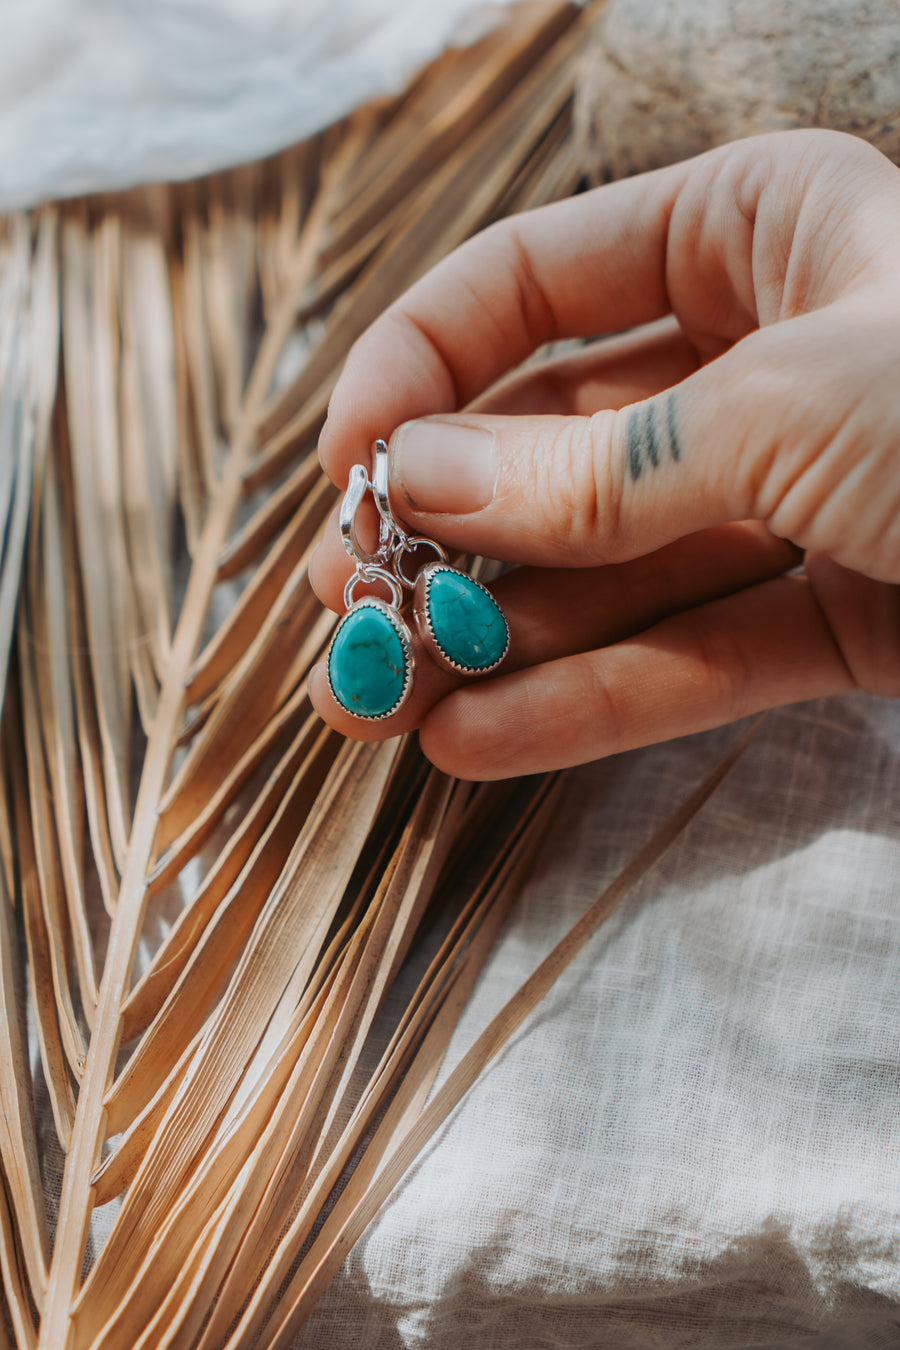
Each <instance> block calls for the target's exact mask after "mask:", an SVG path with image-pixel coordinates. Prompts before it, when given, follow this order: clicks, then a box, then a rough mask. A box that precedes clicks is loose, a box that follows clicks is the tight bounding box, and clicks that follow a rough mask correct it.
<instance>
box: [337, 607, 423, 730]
mask: <svg viewBox="0 0 900 1350" xmlns="http://www.w3.org/2000/svg"><path fill="white" fill-rule="evenodd" d="M361 609H377V610H379V611H380V612H381V613H382V614H385V615H387V617H388V619H389V620H390V623H391V626H392V627H393V629H394V632H395V633H396V634H397V636H398V638H399V639H400V643H401V646H402V647H403V655H404V657H405V659H406V673H405V676H404V680H403V688H402V690H401V691H400V695H399V697H398V699H397V701H396V702H395V703H394V704H393V705H392V707H390V708H388V709H387V710H386V711H385V712H380V713H363V712H356V711H354V709H353V708H348V707H347V705H346V703H345V702H344V701H343V699H341V698H340V697H339V696H338V693H337V690H336V689H335V687H334V684H333V682H332V679H331V657H332V653H333V651H334V645H335V643H336V642H337V639H338V635H339V633H340V631H341V629H342V628H343V627H344V625H345V624H346V622H347V620H348V619H349V618H350V617H351V615H353V614H356V613H357V612H358V611H359V610H361ZM415 664H416V663H415V658H414V657H413V652H412V646H411V644H410V641H409V633H408V632H407V630H406V624H405V623H404V622H403V620H402V619H401V618H400V616H399V614H398V613H397V612H396V610H394V609H392V608H391V606H390V605H387V604H385V602H384V601H383V600H378V599H377V598H376V597H375V596H372V595H367V596H364V597H363V599H362V600H357V601H356V602H355V604H353V605H352V606H351V608H350V609H348V610H347V613H346V614H345V615H344V616H343V618H342V619H341V621H340V623H339V624H338V626H337V628H335V630H334V632H333V633H332V635H331V641H330V642H329V644H328V652H327V654H326V657H325V671H326V674H327V677H328V688H329V689H330V690H331V697H332V698H333V699H334V701H335V703H336V704H337V705H338V707H339V708H341V709H343V711H344V712H345V713H347V715H348V716H349V717H355V718H357V719H358V720H359V721H360V722H382V721H384V719H385V718H386V717H393V715H394V713H395V712H398V711H399V710H400V708H402V707H403V705H404V703H405V702H406V700H407V699H408V698H409V695H410V691H411V690H412V684H413V674H414V671H415Z"/></svg>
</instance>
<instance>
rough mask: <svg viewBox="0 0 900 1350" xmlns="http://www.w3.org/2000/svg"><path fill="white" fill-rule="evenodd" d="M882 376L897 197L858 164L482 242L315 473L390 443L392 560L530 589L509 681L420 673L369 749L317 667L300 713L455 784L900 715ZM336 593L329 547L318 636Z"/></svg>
mask: <svg viewBox="0 0 900 1350" xmlns="http://www.w3.org/2000/svg"><path fill="white" fill-rule="evenodd" d="M667 315H668V316H671V317H669V318H663V317H662V316H667ZM660 319H662V321H661V322H659V321H660ZM626 329H631V330H636V331H631V332H630V333H628V334H627V335H626V336H625V337H620V338H617V339H613V340H610V341H603V342H600V343H595V344H592V345H591V346H590V347H588V348H585V349H583V350H582V351H580V352H579V353H578V354H577V355H576V356H573V357H566V358H563V359H561V360H557V361H555V362H550V363H545V364H542V365H533V366H531V367H528V368H526V369H525V370H524V371H521V372H519V373H517V374H515V375H513V376H508V377H507V378H506V379H505V380H501V381H500V383H499V384H497V385H496V386H495V387H494V388H492V389H489V386H492V385H494V382H495V381H497V380H498V379H499V378H500V377H501V376H504V375H505V374H506V372H508V371H510V370H511V369H513V368H514V367H515V366H517V365H518V364H519V363H520V362H522V361H523V360H524V359H525V358H526V357H527V356H529V355H530V354H531V353H532V352H533V351H534V350H535V349H536V348H538V347H540V346H541V345H543V344H544V343H546V342H548V341H552V340H557V339H560V338H563V337H578V336H584V337H586V336H590V335H591V334H595V333H601V332H622V331H624V330H626ZM898 353H900V172H898V170H897V169H896V168H894V167H893V166H892V165H891V164H890V163H889V161H887V160H886V159H884V158H883V157H882V156H880V155H879V154H878V153H877V152H876V151H874V150H872V149H871V148H870V147H868V146H866V145H865V144H864V143H862V142H860V141H857V140H854V139H852V138H850V137H846V136H841V135H838V134H835V133H829V132H786V133H779V134H776V135H772V136H763V137H757V138H754V139H752V140H748V141H741V142H737V143H736V144H734V145H730V146H725V147H722V148H721V149H718V150H714V151H711V152H709V153H708V154H705V155H702V156H700V157H699V158H698V159H695V160H692V161H689V162H687V163H684V164H680V165H675V166H673V167H671V168H667V169H662V170H659V171H657V172H655V173H652V174H646V175H643V176H641V177H638V178H633V179H629V180H626V181H623V182H620V183H615V184H611V185H610V186H607V187H602V188H599V189H597V190H596V191H594V192H591V193H586V194H584V195H583V196H579V197H575V198H572V199H570V200H568V201H565V202H561V203H557V204H554V205H552V206H549V207H544V208H541V209H539V210H536V211H532V212H529V213H526V214H524V215H521V216H518V217H513V218H511V219H508V220H505V221H502V222H501V223H499V224H497V225H495V226H492V227H491V228H490V229H488V230H485V231H484V232H483V233H482V234H480V235H478V236H476V237H475V238H474V239H473V240H470V241H469V242H468V243H467V244H466V245H464V246H463V247H462V248H460V249H458V250H457V251H456V252H455V253H453V254H452V255H451V256H450V257H448V258H447V259H445V260H444V262H442V263H441V264H440V265H439V266H438V267H436V268H435V269H434V270H433V271H432V272H430V273H429V274H428V275H427V276H425V277H424V278H423V279H422V280H421V281H420V282H418V283H417V284H416V285H415V286H414V287H413V288H412V289H411V290H410V291H408V292H407V293H406V295H404V296H403V297H401V299H400V300H398V301H397V302H396V303H395V304H394V305H393V306H391V308H390V309H388V310H387V311H386V312H385V314H384V315H383V316H382V317H381V318H380V319H379V320H378V321H377V322H376V323H375V324H373V325H372V327H371V328H370V329H369V330H368V331H367V332H366V333H365V334H364V335H363V337H362V338H360V340H359V342H358V343H357V344H356V345H355V346H354V348H353V350H352V351H351V353H350V356H349V359H348V361H347V364H346V367H345V369H344V372H343V374H342V376H341V378H340V380H339V382H338V385H337V387H336V389H335V392H334V396H333V398H332V401H331V406H330V409H329V415H328V421H327V423H326V425H325V428H324V430H323V432H322V437H321V441H320V456H321V459H322V463H323V465H324V467H325V469H326V471H327V472H328V473H329V475H330V476H331V477H332V478H333V479H334V480H335V481H336V482H338V483H345V482H346V479H347V475H348V473H349V470H350V467H351V465H352V464H353V463H355V462H367V460H368V455H369V447H370V445H371V443H372V441H373V440H374V439H375V438H376V437H378V436H384V435H385V434H386V432H389V431H390V430H391V429H392V428H397V430H395V431H394V434H393V435H392V436H391V439H390V464H391V487H392V501H393V505H394V510H395V513H396V514H397V515H398V516H399V517H400V518H401V519H402V520H403V521H404V523H405V524H406V526H407V527H408V528H409V530H410V531H411V532H413V533H416V534H424V535H428V536H431V537H434V538H436V539H439V540H440V541H441V542H442V543H443V544H444V545H445V546H447V547H448V548H449V549H451V550H461V551H465V552H473V553H482V554H485V555H487V556H489V557H493V558H502V559H504V560H507V561H511V562H517V563H520V564H522V566H520V567H519V568H517V569H515V570H513V571H511V572H510V573H508V574H506V575H504V576H502V577H501V578H499V579H498V581H497V582H496V583H494V585H493V586H492V590H493V591H494V593H495V595H496V596H497V598H498V600H499V601H500V603H501V604H502V606H503V608H504V611H505V612H506V615H507V618H508V620H509V624H510V630H511V648H510V653H509V656H508V657H507V659H506V661H505V662H504V664H503V666H501V668H500V671H499V672H498V674H497V675H495V676H493V677H490V678H487V679H484V680H482V681H479V682H475V683H471V682H467V683H465V684H462V683H460V681H459V680H458V679H457V678H456V677H454V676H450V675H447V674H445V673H443V672H441V671H438V669H437V668H436V667H435V666H433V665H431V663H429V661H428V659H427V657H424V656H423V657H422V658H421V659H420V660H419V661H418V669H417V675H416V687H415V689H414V691H413V694H412V696H411V698H410V700H409V701H408V702H407V703H406V704H405V705H404V707H403V708H402V709H401V710H400V711H399V712H398V713H397V714H396V715H395V716H394V717H392V718H388V719H385V720H384V721H382V722H377V723H365V722H361V721H359V720H358V719H355V718H353V717H350V716H349V715H347V714H345V713H344V712H343V710H342V709H341V708H340V707H339V706H338V705H337V704H336V703H335V701H334V700H333V698H332V696H331V694H330V691H329V689H328V685H327V680H326V679H325V673H324V670H323V669H322V668H321V667H320V668H318V669H317V670H316V671H315V672H313V676H312V678H311V681H310V693H311V696H312V698H313V701H314V703H315V705H316V707H317V708H318V710H319V711H320V712H321V713H322V715H323V716H324V717H325V719H326V720H327V721H328V722H329V723H331V724H332V725H333V726H335V727H337V728H339V729H340V730H342V731H344V732H346V733H347V734H348V735H352V736H357V737H365V738H376V737H382V736H386V735H392V734H394V733H396V732H398V731H401V730H407V729H410V728H412V727H414V726H419V728H420V732H421V743H422V748H423V750H424V752H425V754H426V755H428V757H429V758H430V759H432V760H433V761H434V763H436V764H437V765H439V766H440V767H441V768H443V769H445V770H447V771H448V772H452V773H454V774H457V775H459V776H462V777H466V778H476V779H477V778H495V777H501V776H504V775H508V774H516V773H529V772H535V771H538V770H543V769H548V768H554V767H560V766H563V765H568V764H574V763H579V762H583V761H585V760H588V759H593V758H596V757H598V756H600V755H605V754H610V753H613V752H615V751H619V750H623V749H628V748H630V747H633V746H636V745H641V744H647V743H650V742H652V741H657V740H662V739H666V738H667V737H670V736H676V735H681V734H685V733H688V732H692V731H699V730H702V729H705V728H707V727H710V726H715V725H719V724H721V723H724V722H727V721H730V720H733V719H736V718H739V717H741V716H744V715H746V714H748V713H752V712H755V711H758V710H761V709H763V708H768V707H772V706H777V705H779V704H782V703H788V702H792V701H795V700H800V699H808V698H815V697H820V696H822V695H826V694H832V693H838V692H842V691H846V690H850V689H853V688H857V687H863V688H866V689H868V690H871V691H873V692H875V693H878V694H882V695H886V696H896V695H897V694H898V693H900V590H898V587H897V585H896V583H898V582H900V377H898V369H900V367H898ZM485 390H488V392H487V394H485ZM460 408H465V409H466V411H465V412H462V413H460V412H457V410H458V409H460ZM800 550H803V551H804V553H805V563H804V569H803V571H802V573H796V572H795V573H794V574H792V575H786V573H788V572H789V571H790V570H791V569H794V568H795V567H796V564H797V563H798V561H800V559H801V557H803V555H802V554H801V553H800ZM349 573H350V565H349V560H348V559H347V557H346V555H345V554H344V552H343V549H342V547H341V543H340V539H339V536H338V531H337V527H336V525H334V526H333V527H332V528H331V529H330V531H329V534H328V536H327V537H326V539H325V540H324V542H323V543H322V545H321V546H320V548H319V549H318V551H317V553H316V555H315V557H314V560H313V567H312V579H313V584H314V585H315V587H316V590H317V592H318V594H319V595H320V597H321V598H322V599H323V600H324V602H325V603H326V604H328V605H330V606H331V607H332V608H334V609H336V610H341V609H342V608H343V604H342V599H341V596H342V591H343V586H344V582H345V581H346V579H347V577H348V575H349Z"/></svg>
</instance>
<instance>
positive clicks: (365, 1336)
mask: <svg viewBox="0 0 900 1350" xmlns="http://www.w3.org/2000/svg"><path fill="white" fill-rule="evenodd" d="M735 734H736V729H735V728H726V729H723V730H721V731H716V732H711V733H707V734H704V735H699V736H694V737H690V738H687V739H684V740H680V741H675V742H672V743H670V744H667V745H663V746H656V747H651V748H649V749H646V750H641V751H637V752H634V753H631V754H626V755H621V756H619V757H617V758H614V759H611V760H608V761H601V762H599V763H596V764H593V765H590V766H587V767H585V768H584V769H582V770H579V771H577V772H575V773H574V774H573V775H572V777H571V780H570V782H569V785H568V789H567V794H566V798H565V800H564V803H563V806H562V810H561V812H560V814H559V816H558V818H557V821H556V823H555V825H554V827H553V830H552V832H551V836H550V838H549V839H548V840H547V842H546V844H545V845H544V847H543V849H542V852H541V854H540V856H539V859H538V862H537V865H536V866H535V868H534V872H533V875H532V877H531V879H530V881H529V884H528V886H527V887H526V891H525V894H524V896H523V897H522V900H521V902H520V903H519V904H518V905H517V907H516V910H515V912H514V915H513V917H512V919H511V920H510V922H509V923H508V925H507V927H506V930H505V932H504V934H503V936H502V938H501V941H500V943H499V944H498V946H497V948H496V951H495V953H494V955H493V957H492V959H491V960H490V962H489V964H488V966H487V968H486V970H485V972H484V974H483V976H482V978H481V980H480V982H479V985H478V987H477V989H476V992H475V996H474V998H473V1000H472V1002H471V1006H470V1007H469V1009H468V1011H467V1013H466V1015H465V1017H464V1019H463V1022H462V1024H461V1025H460V1027H459V1029H458V1032H457V1034H456V1037H455V1040H454V1042H453V1044H452V1046H451V1050H450V1055H449V1062H450V1063H453V1062H455V1060H456V1058H457V1057H458V1055H459V1054H460V1053H461V1052H462V1051H463V1050H464V1049H465V1047H466V1046H467V1045H468V1044H469V1043H470V1042H471V1040H472V1039H474V1036H475V1035H476V1034H477V1033H478V1031H480V1029H481V1028H482V1027H483V1026H484V1025H485V1023H486V1022H487V1020H488V1018H489V1017H490V1016H491V1015H492V1014H493V1013H494V1012H495V1011H496V1010H497V1009H498V1008H499V1007H500V1006H501V1005H502V1003H503V1002H504V1001H505V999H506V998H507V997H509V996H510V995H511V994H512V993H513V992H514V990H515V988H516V987H517V986H518V985H519V984H520V983H521V981H522V980H523V979H524V978H525V977H526V976H527V975H528V974H529V973H530V971H531V970H532V969H533V967H534V966H535V965H536V964H537V962H538V961H539V960H540V959H541V957H542V956H543V955H544V954H545V953H546V951H547V950H549V948H550V946H551V945H552V943H553V942H555V941H556V940H557V939H558V938H559V937H560V936H561V935H562V934H563V932H564V931H565V930H566V928H567V927H568V926H569V925H570V924H571V923H572V922H573V921H574V919H575V918H576V917H577V916H578V914H579V913H581V912H582V910H583V909H584V908H585V906H586V905H587V904H588V903H589V902H590V900H592V899H593V898H594V896H595V895H596V894H597V893H598V892H599V891H600V890H601V889H602V887H603V886H604V884H605V883H606V882H607V881H609V880H610V879H611V878H612V877H613V876H614V875H615V873H616V872H617V871H618V870H619V868H620V867H621V866H622V865H623V864H624V863H625V862H626V861H627V860H628V859H629V858H630V857H631V856H632V855H633V854H634V853H635V852H636V851H637V850H638V848H639V847H640V846H641V844H642V843H643V842H644V841H645V840H646V839H647V838H648V837H649V835H650V834H651V833H652V831H653V830H654V828H656V827H657V826H658V825H659V824H661V822H662V821H663V820H664V819H665V818H666V816H667V815H668V814H669V812H670V811H671V810H672V809H673V807H674V806H675V804H676V803H677V802H678V801H679V800H682V799H683V798H684V796H686V795H687V793H688V792H689V791H690V789H691V787H692V786H693V785H694V784H695V783H696V782H697V781H699V780H700V779H701V778H702V776H703V775H704V774H705V773H706V772H707V771H708V770H709V768H710V767H711V766H712V764H713V763H714V762H715V760H716V759H717V757H719V756H720V755H721V754H722V753H723V751H724V750H725V748H726V746H727V745H728V743H729V742H730V740H731V738H732V737H734V735H735ZM898 803H900V708H898V707H897V706H896V705H891V704H889V703H886V702H883V701H879V700H876V699H870V698H868V697H866V696H864V695H853V696H850V697H845V698H840V699H832V700H827V701H822V702H820V703H811V704H806V705H802V706H799V707H796V708H792V709H787V710H782V711H778V712H774V713H770V714H768V715H767V716H766V717H765V719H764V720H763V722H762V725H761V726H760V729H759V732H758V735H757V737H756V739H755V741H754V742H753V743H752V744H751V746H750V748H749V749H748V751H747V753H746V754H745V756H744V758H743V759H742V760H741V762H740V763H739V765H738V767H737V768H736V770H735V771H734V772H733V773H732V774H731V776H730V777H729V779H728V780H726V782H725V784H724V785H723V786H722V787H721V788H720V789H719V791H718V792H717V793H716V794H715V796H714V797H713V798H712V799H711V801H710V802H709V803H708V804H707V806H706V807H705V808H704V810H703V811H702V813H701V814H700V815H699V816H698V817H697V818H696V820H695V821H694V822H693V824H692V825H691V827H690V828H689V829H688V831H687V832H686V834H685V835H683V836H682V838H681V839H680V840H679V841H678V843H677V844H676V845H675V847H674V848H673V849H672V851H671V852H670V853H669V854H668V855H667V857H666V858H665V859H664V860H663V862H662V863H661V864H660V865H659V866H658V867H657V868H656V869H655V871H654V872H653V873H651V874H649V875H648V876H647V877H646V878H645V879H644V881H643V882H642V883H641V884H640V886H639V887H638V888H637V889H636V890H635V891H634V892H633V893H632V894H631V896H630V897H629V899H628V900H627V901H626V902H625V904H624V905H623V906H622V907H621V908H620V909H619V911H618V912H617V913H616V914H614V915H613V917H612V918H611V919H610V920H609V921H608V922H607V924H606V925H605V926H604V927H603V928H602V929H601V930H600V931H599V933H598V934H597V935H596V936H595V938H594V939H593V940H592V941H591V943H590V944H589V945H588V947H587V949H586V950H585V951H584V952H583V953H582V954H581V955H580V957H579V958H577V960H576V961H575V962H574V963H573V965H572V966H571V967H570V969H569V970H568V971H567V972H566V974H565V976H564V977H563V979H562V980H561V981H560V983H559V984H558V986H557V987H556V989H555V990H554V991H553V993H552V994H551V996H550V997H549V998H548V999H547V1000H546V1001H545V1003H544V1004H543V1005H542V1006H541V1007H540V1008H539V1009H538V1010H537V1012H536V1013H535V1014H534V1016H533V1017H532V1018H531V1019H530V1021H529V1022H528V1023H526V1025H525V1026H524V1027H523V1028H522V1029H521V1031H520V1032H519V1033H518V1034H517V1036H516V1037H515V1038H514V1039H513V1041H512V1043H511V1044H510V1045H509V1047H508V1048H507V1050H506V1052H505V1053H504V1054H503V1055H502V1056H501V1057H500V1058H499V1060H498V1061H497V1062H495V1063H494V1064H493V1066H492V1067H490V1068H489V1069H488V1071H487V1072H486V1073H485V1075H484V1076H483V1079H482V1080H481V1081H479V1082H478V1083H477V1084H476V1087H475V1088H474V1090H473V1091H472V1092H471V1093H470V1094H469V1096H468V1098H467V1099H466V1100H465V1101H464V1102H463V1103H462V1104H461V1106H460V1108H459V1109H458V1110H457V1111H456V1113H455V1114H454V1116H453V1117H452V1118H451V1120H450V1121H449V1122H448V1124H447V1126H446V1127H445V1128H444V1129H443V1130H442V1131H441V1133H440V1134H439V1136H438V1137H437V1138H436V1139H435V1140H434V1142H433V1144H432V1146H431V1147H430V1148H429V1150H428V1151H427V1153H426V1154H425V1155H424V1156H423V1157H422V1159H421V1160H420V1162H419V1164H418V1165H417V1166H416V1168H415V1169H414V1171H413V1172H412V1173H411V1174H410V1176H409V1177H408V1179H407V1180H406V1182H405V1183H404V1184H403V1186H402V1187H401V1189H400V1190H399V1192H398V1193H397V1194H396V1195H395V1197H394V1198H393V1199H392V1201H391V1202H390V1203H389V1204H388V1205H387V1206H385V1208H384V1209H383V1211H382V1213H381V1214H380V1216H379V1218H378V1220H377V1222H376V1223H375V1224H374V1225H373V1226H372V1227H371V1229H370V1230H369V1232H368V1233H367V1234H366V1236H365V1237H364V1238H363V1240H362V1241H361V1242H360V1243H359V1244H358V1246H357V1247H356V1249H355V1250H354V1251H353V1252H352V1253H351V1255H350V1258H349V1260H348V1262H347V1264H346V1266H345V1268H344V1270H343V1271H342V1273H341V1274H340V1276H339V1277H338V1278H337V1280H336V1281H335V1282H334V1284H333V1285H332V1287H331V1289H330V1290H329V1292H328V1294H327V1295H326V1297H325V1298H324V1300H323V1301H322V1303H321V1304H320V1305H319V1308H318V1309H317V1311H316V1313H315V1314H314V1316H313V1318H312V1320H311V1321H310V1322H309V1323H308V1324H307V1326H306V1327H305V1329H304V1331H303V1332H302V1333H301V1335H300V1337H299V1338H298V1341H297V1347H298V1350H301V1348H302V1350H318V1347H320V1346H324V1345H328V1346H329V1347H333V1350H344V1347H347V1350H349V1347H350V1346H358V1345H365V1346H366V1347H367V1348H368V1350H400V1348H401V1347H428V1348H429V1350H457V1348H458V1347H460V1346H466V1347H467V1350H513V1348H515V1350H538V1348H539V1347H540V1348H541V1350H543V1347H547V1348H548V1350H551V1348H552V1350H562V1347H565V1348H566V1350H569V1348H570V1347H572V1348H574V1347H576V1346H577V1347H588V1346H590V1347H593V1346H615V1347H616V1348H617V1350H657V1347H658V1348H659V1350H663V1347H664V1348H665V1350H676V1348H678V1347H688V1346H690V1347H701V1346H702V1347H704V1350H712V1348H715V1350H725V1348H726V1347H729V1348H730V1347H750V1346H754V1347H769V1350H774V1348H775V1347H787V1346H795V1345H805V1346H808V1347H810V1350H857V1347H871V1350H876V1347H882V1346H884V1347H888V1346H895V1345H897V1344H900V1264H898V1257H900V1224H898V1196H900V1051H898V1026H900V825H898V815H900V811H898ZM439 1081H440V1080H439Z"/></svg>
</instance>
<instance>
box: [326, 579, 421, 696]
mask: <svg viewBox="0 0 900 1350" xmlns="http://www.w3.org/2000/svg"><path fill="white" fill-rule="evenodd" d="M328 679H329V683H330V684H331V691H332V693H333V694H334V696H335V698H336V699H337V701H338V703H340V704H341V705H342V707H344V708H346V709H347V711H348V712H351V713H354V714H355V715H356V716H357V717H384V716H385V715H386V714H387V713H390V712H392V711H393V710H394V708H396V707H399V705H400V703H401V702H402V700H403V695H404V691H405V689H406V685H407V682H408V679H409V659H408V657H407V654H406V652H405V650H404V646H403V643H402V642H401V640H400V635H399V634H398V632H397V630H396V628H395V627H394V624H393V623H392V622H391V620H390V618H389V617H388V614H387V612H386V610H385V609H384V608H383V607H381V606H380V605H375V604H371V603H368V604H367V603H363V604H361V605H359V606H358V607H357V608H355V609H351V610H350V612H349V613H348V614H346V615H345V616H344V618H343V619H342V620H341V622H340V623H339V624H338V627H337V630H336V631H335V635H334V638H333V639H332V643H331V647H330V649H329V652H328Z"/></svg>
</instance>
